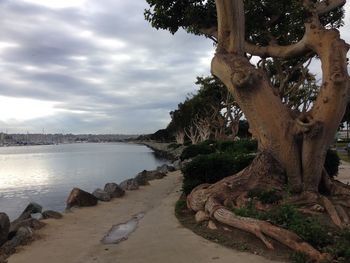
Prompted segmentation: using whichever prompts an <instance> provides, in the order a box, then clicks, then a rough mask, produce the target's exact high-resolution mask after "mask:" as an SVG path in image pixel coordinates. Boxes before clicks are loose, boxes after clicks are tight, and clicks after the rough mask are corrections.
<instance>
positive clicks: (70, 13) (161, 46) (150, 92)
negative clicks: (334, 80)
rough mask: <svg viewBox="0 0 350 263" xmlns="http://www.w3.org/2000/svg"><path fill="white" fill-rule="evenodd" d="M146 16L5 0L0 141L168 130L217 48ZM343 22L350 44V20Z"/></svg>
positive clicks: (58, 0)
mask: <svg viewBox="0 0 350 263" xmlns="http://www.w3.org/2000/svg"><path fill="white" fill-rule="evenodd" d="M145 8H147V4H146V2H145V0H132V1H128V0H99V1H96V0H0V32H1V34H0V132H8V133H26V132H29V133H37V132H45V133H122V134H143V133H152V132H155V131H156V130H158V129H161V128H165V127H166V125H167V124H168V122H169V121H170V116H169V112H170V111H171V110H174V109H175V108H176V106H177V104H178V103H180V102H181V101H183V100H184V99H185V98H186V96H187V94H189V93H192V92H194V91H195V90H196V85H195V84H194V82H195V80H196V77H197V76H207V75H209V74H210V61H211V58H212V56H213V52H214V47H213V44H212V42H211V41H210V40H208V39H205V38H203V37H198V36H193V35H190V34H187V33H185V32H184V31H180V32H178V33H177V34H175V35H171V34H170V33H169V32H167V31H163V30H158V31H157V30H155V29H154V28H152V27H151V26H150V25H149V23H148V22H147V21H145V20H144V16H143V11H144V9H145ZM346 9H347V10H349V12H350V4H349V3H347V4H346ZM345 23H346V26H345V27H344V28H343V29H342V37H343V38H344V39H345V40H346V41H347V42H348V43H350V30H349V29H350V14H348V16H347V17H346V20H345ZM313 68H314V69H315V70H316V71H319V65H317V63H315V64H314V65H313Z"/></svg>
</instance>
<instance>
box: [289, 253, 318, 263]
mask: <svg viewBox="0 0 350 263" xmlns="http://www.w3.org/2000/svg"><path fill="white" fill-rule="evenodd" d="M290 259H291V261H292V262H293V263H312V262H313V260H312V259H311V258H310V257H309V256H307V255H306V254H303V253H301V252H294V253H292V254H291V256H290Z"/></svg>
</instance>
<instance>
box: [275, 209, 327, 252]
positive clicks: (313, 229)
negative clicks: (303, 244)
mask: <svg viewBox="0 0 350 263" xmlns="http://www.w3.org/2000/svg"><path fill="white" fill-rule="evenodd" d="M271 220H272V221H273V222H275V223H276V224H278V225H281V226H283V227H285V228H287V229H289V230H291V231H293V232H295V233H296V234H297V235H299V236H300V237H301V238H303V239H304V240H305V241H307V242H309V243H310V244H311V245H313V246H315V247H322V246H325V245H327V244H329V243H330V242H331V239H330V237H329V236H328V234H327V228H326V227H325V226H323V225H321V224H320V222H319V221H318V220H317V219H315V218H313V217H305V216H304V215H302V214H301V213H300V212H299V211H298V210H297V209H296V208H295V207H294V206H292V205H281V206H279V208H278V210H277V211H276V212H275V214H273V215H272V218H271Z"/></svg>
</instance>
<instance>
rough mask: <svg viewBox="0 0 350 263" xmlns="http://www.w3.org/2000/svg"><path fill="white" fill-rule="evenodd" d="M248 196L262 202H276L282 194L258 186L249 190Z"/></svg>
mask: <svg viewBox="0 0 350 263" xmlns="http://www.w3.org/2000/svg"><path fill="white" fill-rule="evenodd" d="M248 197H250V198H254V197H255V198H257V199H258V200H259V201H260V202H261V203H263V204H276V203H278V201H280V200H281V199H282V195H280V194H278V193H276V191H275V190H263V189H259V188H255V189H252V190H250V191H249V192H248Z"/></svg>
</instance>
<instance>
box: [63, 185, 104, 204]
mask: <svg viewBox="0 0 350 263" xmlns="http://www.w3.org/2000/svg"><path fill="white" fill-rule="evenodd" d="M95 205H97V198H96V197H95V196H93V195H92V194H90V193H88V192H86V191H84V190H81V189H79V188H73V190H72V191H71V192H70V194H69V196H68V199H67V209H69V208H71V207H73V206H79V207H83V206H95Z"/></svg>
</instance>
